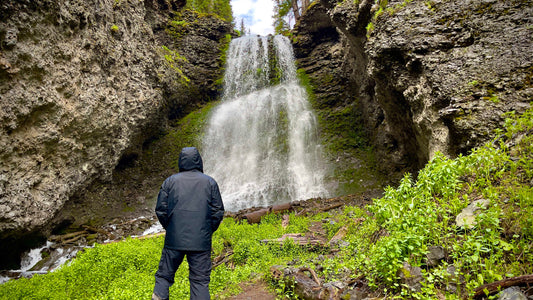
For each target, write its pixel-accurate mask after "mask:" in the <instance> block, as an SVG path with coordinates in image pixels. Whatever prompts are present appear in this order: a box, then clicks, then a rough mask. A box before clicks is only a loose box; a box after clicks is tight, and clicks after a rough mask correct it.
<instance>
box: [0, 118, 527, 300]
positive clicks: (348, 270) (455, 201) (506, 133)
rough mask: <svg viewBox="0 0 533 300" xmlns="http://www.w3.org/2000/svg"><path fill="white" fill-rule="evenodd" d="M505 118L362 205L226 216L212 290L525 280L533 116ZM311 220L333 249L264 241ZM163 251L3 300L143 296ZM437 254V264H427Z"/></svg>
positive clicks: (52, 280)
mask: <svg viewBox="0 0 533 300" xmlns="http://www.w3.org/2000/svg"><path fill="white" fill-rule="evenodd" d="M507 117H508V119H507V121H506V124H505V129H503V130H501V131H500V132H499V133H500V137H499V138H498V139H496V140H494V141H493V142H492V143H489V144H487V145H486V146H484V147H481V148H479V149H476V150H474V151H473V152H472V153H471V154H469V155H467V156H460V157H458V158H456V159H450V158H447V157H444V156H443V155H441V154H437V155H436V156H435V157H434V158H433V159H432V160H431V161H430V162H429V163H428V164H427V165H426V166H425V168H424V169H422V170H421V171H420V173H419V175H418V178H417V179H416V180H414V179H413V178H412V177H411V176H410V175H409V174H406V175H405V177H404V178H403V180H402V181H401V183H400V185H399V186H398V187H397V188H392V187H388V188H387V189H386V190H385V194H384V196H383V197H382V198H380V199H374V201H373V203H372V204H371V205H369V206H367V207H365V208H359V207H344V208H342V209H341V210H338V211H335V212H331V213H321V214H318V215H310V216H309V215H308V216H304V215H302V214H300V215H295V214H294V213H292V214H291V215H290V216H289V219H290V220H289V226H288V227H284V226H282V217H281V216H280V215H269V216H267V217H265V218H264V219H263V220H262V222H261V224H260V225H249V224H246V223H243V224H239V223H236V222H235V221H234V220H233V219H231V218H226V219H225V220H224V221H223V223H222V225H221V226H220V229H219V230H218V231H217V232H216V234H215V236H214V244H213V257H219V256H224V254H227V257H228V261H227V263H226V264H221V265H220V266H217V267H216V268H214V270H213V273H212V283H211V292H212V294H213V295H215V296H216V297H218V298H221V299H224V298H227V297H229V295H232V294H236V293H238V292H239V290H240V287H239V283H240V282H245V281H250V280H255V279H258V278H262V279H264V280H266V281H268V282H270V283H271V284H272V289H273V290H276V291H277V292H278V294H279V296H280V298H296V295H295V294H294V293H295V290H294V289H293V288H292V286H293V284H291V283H290V282H288V281H276V280H274V279H273V278H271V275H270V271H269V269H270V267H271V266H273V265H287V264H289V263H290V265H291V266H292V267H299V266H303V267H307V268H310V269H313V270H314V271H315V272H316V274H317V275H318V277H319V278H320V280H321V281H322V282H323V283H326V282H334V281H339V280H350V279H358V280H360V281H361V280H362V281H361V282H366V284H367V287H368V288H369V291H370V293H371V294H373V295H375V296H378V297H385V296H386V297H397V298H415V299H435V298H437V297H440V298H442V297H446V298H447V299H462V298H471V297H472V296H473V294H474V291H475V289H476V288H478V287H480V286H482V285H483V284H486V283H491V282H494V281H498V280H501V279H505V278H509V277H514V276H519V275H524V274H531V273H533V249H532V248H531V245H533V221H532V219H531V215H533V187H532V185H533V136H532V135H531V132H532V130H533V109H530V110H528V111H527V112H526V113H525V114H523V115H521V116H515V115H514V114H508V115H507ZM481 199H484V200H485V201H484V202H485V204H486V206H483V207H478V209H477V211H476V214H475V215H474V216H473V217H472V220H473V221H474V222H470V223H467V224H469V225H463V226H458V225H457V224H456V218H457V216H458V215H459V214H460V213H461V211H462V210H463V209H464V208H466V207H467V206H468V205H469V204H471V203H472V202H473V201H475V200H481ZM461 219H462V218H459V220H457V221H462V220H461ZM472 220H471V221H472ZM316 223H320V224H322V226H323V228H324V230H325V235H326V238H328V239H329V238H331V237H332V236H333V235H334V234H335V233H336V232H338V231H339V229H341V228H342V227H344V228H346V231H347V234H346V236H345V237H344V238H343V241H344V242H343V243H341V244H340V246H339V249H338V251H333V252H330V251H329V249H328V248H327V247H326V248H323V249H319V250H317V249H316V248H308V247H299V246H296V245H295V244H294V243H292V242H286V243H285V244H283V245H281V246H279V245H266V244H264V243H261V240H263V239H275V238H279V237H281V236H282V235H283V234H286V233H305V232H307V231H310V228H311V225H312V224H316ZM162 245H163V239H162V237H156V238H150V239H145V240H133V239H128V240H126V241H124V242H120V243H114V244H108V245H96V246H95V247H94V248H90V249H87V250H85V251H84V252H83V253H80V254H79V255H78V257H77V258H76V259H74V260H73V261H72V262H71V263H69V264H67V265H65V266H63V267H62V268H60V269H59V270H57V271H55V272H52V273H50V274H47V275H36V276H35V277H34V278H32V279H20V280H16V281H10V282H8V283H6V284H3V285H1V286H0V298H1V299H56V298H68V299H132V298H148V297H149V296H150V294H151V290H152V286H153V275H154V273H155V271H156V269H157V263H158V259H159V254H160V251H161V247H162ZM435 247H437V248H440V249H442V250H443V253H444V256H443V257H442V258H440V259H439V260H437V261H435V262H429V261H428V259H427V256H428V253H429V252H430V249H432V248H433V249H434V248H435ZM230 253H232V254H230ZM324 254H326V255H324ZM418 268H419V269H418ZM414 270H418V271H417V272H415V271H414ZM418 272H419V274H420V275H416V273H418ZM186 274H187V267H186V264H185V265H184V266H183V267H182V268H181V269H180V270H179V271H178V273H177V275H176V284H175V285H174V286H173V287H172V289H171V295H172V297H174V298H176V299H184V298H187V297H188V289H189V287H188V279H187V275H186ZM406 277H407V278H409V277H411V278H412V279H413V280H411V281H409V280H405V279H402V278H406ZM415 278H417V279H416V280H414V279H415Z"/></svg>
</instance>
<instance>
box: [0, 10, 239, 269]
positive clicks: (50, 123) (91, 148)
mask: <svg viewBox="0 0 533 300" xmlns="http://www.w3.org/2000/svg"><path fill="white" fill-rule="evenodd" d="M115 2H116V1H115ZM115 2H114V1H97V0H90V1H85V0H74V1H66V2H65V1H56V0H51V1H49V0H36V1H7V2H5V3H4V2H2V13H1V14H0V36H1V37H2V41H1V43H2V46H3V47H2V51H1V52H0V78H1V80H0V99H2V100H1V101H0V157H1V159H0V209H1V211H0V253H1V254H4V250H6V249H4V248H6V245H13V244H14V243H15V242H17V241H20V240H21V237H24V236H27V235H29V234H32V235H34V236H35V235H37V236H38V235H40V234H46V233H47V232H49V231H50V230H51V229H52V227H53V226H54V224H53V223H52V222H50V221H51V219H52V218H54V216H58V220H57V223H59V222H61V221H62V220H61V214H60V212H61V211H62V208H63V207H64V205H65V203H67V202H69V201H68V200H69V199H71V198H73V197H74V196H76V201H77V202H81V203H83V202H84V201H86V199H84V192H83V191H84V190H85V189H86V188H87V187H89V186H90V185H91V184H92V183H94V182H95V181H97V180H98V181H103V182H105V181H110V180H111V178H112V173H113V170H114V169H115V167H116V166H117V165H119V162H121V159H122V158H124V157H128V156H132V155H133V156H135V155H136V154H138V153H139V152H140V151H142V150H141V148H142V144H143V142H144V141H145V140H146V139H148V138H149V137H151V136H153V135H154V134H156V133H158V132H160V129H161V128H162V127H163V125H164V124H165V123H166V121H167V116H169V115H172V116H174V117H175V116H180V115H183V114H184V109H183V108H184V106H187V105H189V106H191V105H192V104H194V103H198V102H200V101H206V100H209V99H210V97H212V96H213V94H214V93H215V92H214V86H215V84H214V82H215V80H216V79H217V78H218V77H219V76H220V75H221V74H220V68H219V67H220V65H219V64H220V62H219V60H218V59H219V57H220V53H219V52H217V51H219V50H220V47H219V44H218V42H219V41H220V40H221V39H222V37H224V35H225V34H226V33H229V32H230V31H231V24H229V23H227V22H223V21H221V20H219V19H218V18H215V17H202V18H201V20H200V21H198V22H194V23H195V27H194V28H195V29H196V31H195V32H190V34H191V36H192V35H195V37H194V38H196V39H198V40H203V41H204V42H203V43H195V44H192V45H191V44H189V45H188V46H187V48H184V47H182V48H180V49H177V48H176V45H173V44H172V41H173V39H171V38H170V37H169V36H168V35H167V34H166V33H165V30H164V28H165V27H166V26H167V23H168V17H169V15H171V14H170V12H169V9H177V8H179V6H180V5H181V6H182V5H183V4H184V1H181V4H180V3H179V2H180V1H154V0H146V1H121V2H120V4H119V5H118V4H117V3H115ZM25 3H26V4H25ZM163 4H164V5H163ZM202 22H204V25H205V26H207V28H209V31H210V33H209V37H207V38H206V37H201V36H200V34H202V33H203V32H201V31H200V28H201V24H202ZM114 26H116V27H114ZM116 28H118V30H116ZM114 32H119V33H120V34H119V35H116V34H114ZM191 36H189V38H191V39H193V37H191ZM213 40H216V42H212V41H213ZM162 45H165V46H167V47H169V48H170V49H171V50H173V51H178V52H179V53H180V54H182V55H184V56H185V57H187V55H188V54H190V55H191V60H192V61H193V62H192V63H190V66H186V65H183V66H182V67H183V71H184V73H185V75H186V76H188V77H190V79H191V81H190V82H189V85H188V86H187V87H185V86H184V85H182V84H180V83H179V82H178V79H179V75H178V72H177V71H176V70H175V69H173V68H171V67H170V66H169V63H168V61H167V60H166V59H165V57H164V53H163V52H162ZM195 47H200V48H202V49H198V48H195ZM205 49H207V50H205ZM202 51H204V52H205V55H204V56H202V55H201V54H200V53H202ZM193 56H194V57H193ZM198 61H205V62H206V64H209V66H214V67H213V68H210V67H206V65H205V64H203V63H197V62H198ZM213 62H216V63H213ZM193 64H194V66H193ZM209 84H211V85H209ZM199 86H201V87H199ZM206 89H211V90H209V91H205V92H199V91H202V90H206ZM100 200H101V202H98V201H100ZM98 201H95V205H97V206H98V207H102V205H101V204H105V203H106V201H109V199H105V198H103V199H99V200H98ZM74 209H75V207H74ZM80 218H86V216H80ZM57 223H55V224H57ZM11 248H14V247H11ZM15 248H16V247H15ZM6 251H11V249H7V250H6ZM11 255H12V257H10V258H5V256H4V255H2V261H0V265H2V262H3V260H4V259H6V260H7V261H10V260H11V261H13V260H15V259H14V258H13V257H16V256H18V254H17V253H12V254H11Z"/></svg>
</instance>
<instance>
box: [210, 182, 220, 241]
mask: <svg viewBox="0 0 533 300" xmlns="http://www.w3.org/2000/svg"><path fill="white" fill-rule="evenodd" d="M209 207H210V209H211V229H212V231H213V232H215V231H216V230H217V229H218V226H219V225H220V223H221V222H222V219H223V218H224V203H222V196H220V190H219V189H218V184H217V183H216V182H215V181H214V180H213V183H212V185H211V201H210V203H209Z"/></svg>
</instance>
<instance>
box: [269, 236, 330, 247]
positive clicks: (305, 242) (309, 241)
mask: <svg viewBox="0 0 533 300" xmlns="http://www.w3.org/2000/svg"><path fill="white" fill-rule="evenodd" d="M285 240H292V241H293V242H294V243H295V244H296V245H300V246H320V247H325V243H324V242H323V241H321V240H318V239H313V238H310V237H307V236H305V235H303V234H301V233H287V234H284V235H283V236H281V237H280V238H278V239H266V240H261V243H264V244H270V243H273V244H279V245H283V243H285Z"/></svg>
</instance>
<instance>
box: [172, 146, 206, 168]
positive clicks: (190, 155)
mask: <svg viewBox="0 0 533 300" xmlns="http://www.w3.org/2000/svg"><path fill="white" fill-rule="evenodd" d="M178 167H179V168H180V172H181V171H189V170H194V169H196V170H198V171H200V172H202V173H203V172H204V164H203V162H202V157H201V156H200V152H198V149H196V147H185V148H183V149H181V153H180V158H179V162H178Z"/></svg>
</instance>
